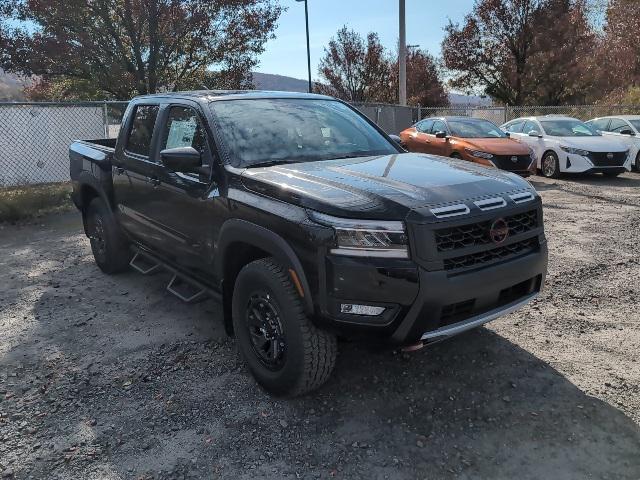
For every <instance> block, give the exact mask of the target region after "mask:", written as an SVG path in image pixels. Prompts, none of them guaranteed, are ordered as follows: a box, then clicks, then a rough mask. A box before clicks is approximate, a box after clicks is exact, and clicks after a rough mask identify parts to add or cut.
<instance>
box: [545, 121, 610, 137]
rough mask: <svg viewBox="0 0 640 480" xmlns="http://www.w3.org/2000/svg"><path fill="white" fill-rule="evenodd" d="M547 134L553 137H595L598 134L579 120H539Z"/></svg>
mask: <svg viewBox="0 0 640 480" xmlns="http://www.w3.org/2000/svg"><path fill="white" fill-rule="evenodd" d="M540 124H541V125H542V128H544V131H545V132H546V134H547V135H551V136H553V137H597V136H600V134H599V133H598V132H597V131H596V130H595V129H594V128H593V127H592V126H590V125H587V124H586V123H584V122H581V121H580V120H540Z"/></svg>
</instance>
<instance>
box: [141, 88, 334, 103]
mask: <svg viewBox="0 0 640 480" xmlns="http://www.w3.org/2000/svg"><path fill="white" fill-rule="evenodd" d="M143 98H195V99H198V100H204V101H215V100H223V99H225V100H226V99H229V98H234V99H251V98H308V99H311V98H317V99H333V98H332V97H329V96H326V95H318V94H315V93H302V92H280V91H271V90H193V91H186V92H165V93H155V94H152V95H141V96H138V97H135V98H134V100H138V99H143Z"/></svg>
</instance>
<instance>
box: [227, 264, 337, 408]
mask: <svg viewBox="0 0 640 480" xmlns="http://www.w3.org/2000/svg"><path fill="white" fill-rule="evenodd" d="M232 309H233V328H234V332H235V336H236V341H237V342H238V349H239V350H240V353H241V355H242V357H243V358H244V360H245V361H246V362H247V366H248V367H249V370H250V371H251V373H252V375H253V376H254V377H255V379H256V380H257V382H258V383H259V384H260V385H261V386H262V387H263V388H264V389H265V390H267V391H268V392H269V393H271V394H273V395H279V396H295V395H300V394H303V393H306V392H309V391H311V390H314V389H315V388H318V387H319V386H320V385H322V384H323V383H324V382H326V381H327V379H328V378H329V376H330V375H331V372H332V371H333V367H334V365H335V361H336V354H337V342H336V337H335V335H333V334H331V333H328V332H325V331H324V330H320V329H318V328H316V326H315V325H313V324H312V323H311V321H309V319H308V318H307V316H306V315H305V313H304V309H303V306H302V302H301V300H300V297H299V295H298V293H297V292H296V290H295V287H294V286H293V284H292V282H291V280H290V278H289V275H288V273H287V271H286V270H285V269H284V268H283V267H282V266H281V265H280V264H278V263H277V262H276V261H275V260H274V259H272V258H264V259H260V260H256V261H254V262H251V263H249V264H248V265H246V266H245V267H244V268H243V269H242V270H241V271H240V273H239V274H238V278H237V280H236V284H235V288H234V290H233V301H232Z"/></svg>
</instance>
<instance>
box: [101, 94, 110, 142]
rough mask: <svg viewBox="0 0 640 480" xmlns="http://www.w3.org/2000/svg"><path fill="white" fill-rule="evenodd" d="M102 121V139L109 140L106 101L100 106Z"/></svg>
mask: <svg viewBox="0 0 640 480" xmlns="http://www.w3.org/2000/svg"><path fill="white" fill-rule="evenodd" d="M102 121H103V123H104V138H109V113H108V112H107V101H106V100H105V101H104V103H103V104H102Z"/></svg>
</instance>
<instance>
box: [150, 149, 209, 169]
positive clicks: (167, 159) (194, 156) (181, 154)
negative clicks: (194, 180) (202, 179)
mask: <svg viewBox="0 0 640 480" xmlns="http://www.w3.org/2000/svg"><path fill="white" fill-rule="evenodd" d="M160 160H161V161H162V164H163V165H164V166H165V167H167V168H169V169H171V170H173V171H174V172H191V173H199V172H200V169H201V168H202V156H201V155H200V152H199V151H197V150H196V149H195V148H193V147H177V148H167V149H166V150H162V151H161V152H160Z"/></svg>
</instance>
